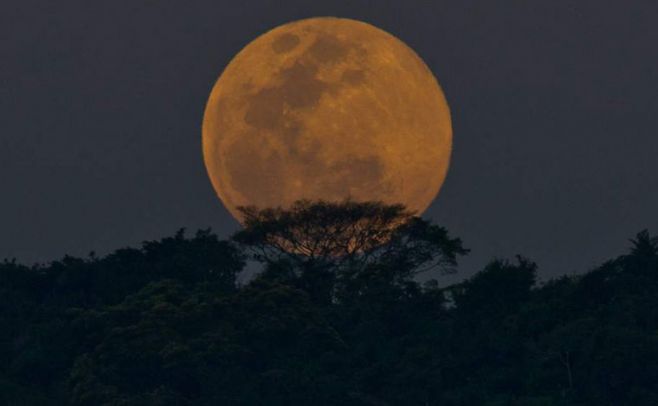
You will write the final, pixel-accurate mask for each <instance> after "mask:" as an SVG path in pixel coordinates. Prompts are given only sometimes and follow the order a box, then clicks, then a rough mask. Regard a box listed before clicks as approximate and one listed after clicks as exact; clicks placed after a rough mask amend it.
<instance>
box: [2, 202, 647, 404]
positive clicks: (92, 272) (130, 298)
mask: <svg viewBox="0 0 658 406" xmlns="http://www.w3.org/2000/svg"><path fill="white" fill-rule="evenodd" d="M242 210H243V211H242V212H243V215H244V219H245V221H244V228H243V229H242V230H240V231H238V232H236V233H235V234H234V235H233V236H231V237H230V238H228V239H219V238H218V237H217V236H216V235H215V234H214V233H213V232H212V231H211V230H200V231H197V232H196V233H191V234H188V233H186V232H185V230H180V231H179V232H177V233H176V234H175V235H173V236H170V237H166V238H163V239H161V240H157V241H147V242H144V243H143V244H142V245H141V246H139V247H135V248H122V249H118V250H116V251H114V252H112V253H110V254H108V255H104V256H101V257H98V256H96V255H95V254H93V253H91V254H89V256H87V257H84V258H76V257H71V256H64V257H63V258H61V259H59V260H56V261H53V262H50V263H47V264H38V265H33V266H27V265H23V264H20V263H18V262H17V261H15V260H11V259H8V260H5V261H4V262H2V263H0V404H1V405H8V406H14V405H15V406H19V405H20V406H24V405H28V406H30V405H75V406H104V405H106V406H109V405H117V406H118V405H121V406H129V405H162V406H169V405H172V406H173V405H195V406H197V405H200V406H205V405H345V406H352V405H354V406H357V405H358V406H376V405H377V406H383V405H422V406H425V405H455V406H457V405H469V406H470V405H486V406H503V405H510V406H540V405H658V294H656V292H658V238H656V237H654V236H652V235H651V234H650V233H649V232H647V231H641V232H639V233H638V234H637V235H636V236H634V237H632V238H631V239H630V240H628V247H627V251H626V252H622V253H611V254H610V259H609V260H607V261H606V262H604V263H602V264H600V265H599V266H598V267H596V268H595V269H583V270H581V273H579V274H577V275H569V276H562V277H558V278H555V279H553V280H549V281H543V282H541V283H540V282H539V281H538V278H537V264H535V263H534V262H533V261H532V260H531V259H528V258H524V257H521V256H519V257H516V258H510V259H507V260H504V259H494V260H492V261H491V262H490V263H488V264H487V265H486V266H484V267H483V269H481V270H480V271H479V272H477V273H476V274H474V275H473V276H472V277H470V278H468V279H466V280H464V281H463V282H461V283H458V284H454V285H450V286H445V284H443V283H441V275H442V274H445V273H450V272H458V271H459V259H460V258H462V257H463V256H464V255H468V249H467V242H464V243H462V241H461V240H460V239H458V238H455V237H452V236H451V235H450V234H449V233H448V231H447V230H446V229H445V228H443V227H440V226H438V225H435V224H432V223H431V222H429V221H427V220H423V219H421V218H419V217H416V216H414V215H413V213H409V212H407V211H406V210H405V209H404V207H402V206H386V205H383V204H381V203H353V202H345V203H341V204H329V203H324V202H315V203H312V202H298V203H297V204H296V205H295V206H293V207H292V208H290V209H288V210H282V209H265V210H258V209H255V208H243V209H242ZM628 237H629V236H620V241H624V238H628ZM249 268H255V269H257V272H255V274H254V275H252V276H251V277H248V278H247V277H245V272H247V270H248V269H249ZM428 274H429V275H433V276H435V277H433V278H427V277H425V278H419V277H420V276H422V275H428ZM420 280H423V282H420Z"/></svg>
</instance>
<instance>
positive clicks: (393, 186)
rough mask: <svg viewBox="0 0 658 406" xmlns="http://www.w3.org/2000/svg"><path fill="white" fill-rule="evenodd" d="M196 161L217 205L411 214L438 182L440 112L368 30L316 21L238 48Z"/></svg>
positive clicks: (400, 47)
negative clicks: (351, 207) (303, 205)
mask: <svg viewBox="0 0 658 406" xmlns="http://www.w3.org/2000/svg"><path fill="white" fill-rule="evenodd" d="M202 132H203V155H204V160H205V164H206V168H207V171H208V174H209V177H210V180H211V182H212V184H213V187H214V188H215V190H216V192H217V194H218V195H219V197H220V199H221V200H222V202H223V203H224V205H225V206H226V208H227V209H228V210H229V211H230V212H231V214H232V215H233V216H234V217H235V218H236V219H237V220H238V221H241V215H240V212H239V211H238V210H237V208H238V207H240V206H256V207H259V208H265V207H279V206H280V207H288V206H290V205H291V204H292V203H293V202H295V201H297V200H300V199H308V200H324V201H330V202H331V201H343V200H345V199H347V198H349V199H351V200H353V201H383V202H385V203H389V204H397V203H401V204H404V205H405V206H406V207H407V208H408V209H411V210H414V211H416V212H417V213H418V214H420V213H422V212H423V211H424V210H425V209H426V208H427V206H429V204H430V203H431V202H432V200H433V199H434V198H435V196H436V195H437V193H438V192H439V189H440V188H441V186H442V184H443V181H444V179H445V176H446V173H447V170H448V166H449V161H450V153H451V149H452V125H451V120H450V111H449V108H448V104H447V102H446V100H445V97H444V95H443V92H442V90H441V88H440V87H439V84H438V82H437V80H436V79H435V78H434V76H433V75H432V72H431V71H430V69H429V68H428V67H427V66H426V65H425V63H424V62H423V61H422V59H421V58H420V57H419V56H418V55H417V54H416V53H415V52H414V51H413V50H412V49H411V48H409V47H408V46H407V45H405V44H404V43H403V42H402V41H400V40H399V39H397V38H395V37H394V36H392V35H390V34H388V33H386V32H385V31H382V30H380V29H378V28H376V27H374V26H372V25H369V24H366V23H363V22H359V21H355V20H350V19H343V18H333V17H321V18H311V19H306V20H300V21H296V22H292V23H288V24H285V25H282V26H279V27H277V28H275V29H273V30H271V31H269V32H267V33H265V34H263V35H261V36H260V37H258V38H256V39H255V40H254V41H253V42H251V43H250V44H248V45H247V46H246V47H245V48H244V49H242V51H240V52H239V53H238V54H237V55H236V56H235V58H234V59H233V60H232V61H231V62H230V63H229V65H228V66H227V67H226V69H225V70H224V72H223V73H222V74H221V76H220V77H219V79H218V80H217V82H216V84H215V86H214V87H213V89H212V92H211V94H210V97H209V99H208V103H207V105H206V110H205V114H204V119H203V131H202Z"/></svg>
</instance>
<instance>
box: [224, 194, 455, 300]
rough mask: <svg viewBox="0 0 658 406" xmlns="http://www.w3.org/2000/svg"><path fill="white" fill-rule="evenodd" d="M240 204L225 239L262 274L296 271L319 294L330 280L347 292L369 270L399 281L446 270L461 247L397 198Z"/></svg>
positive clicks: (327, 293) (326, 296)
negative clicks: (391, 201)
mask: <svg viewBox="0 0 658 406" xmlns="http://www.w3.org/2000/svg"><path fill="white" fill-rule="evenodd" d="M240 211H241V212H242V214H243V217H244V225H245V228H244V229H243V230H241V231H239V232H237V233H236V234H235V235H234V236H233V240H234V241H236V242H238V243H239V244H241V245H242V246H243V247H244V248H245V249H246V250H247V251H249V252H250V253H251V256H252V258H254V259H255V260H257V261H260V262H262V263H264V264H265V265H266V267H267V270H268V271H270V272H269V273H270V274H272V273H274V274H276V275H277V276H279V277H280V276H281V275H282V274H283V275H286V276H287V277H288V278H295V277H297V278H300V279H302V280H303V281H304V282H305V284H306V287H307V288H308V289H309V290H310V291H311V293H312V294H319V295H321V296H323V297H324V299H325V300H330V299H331V298H330V296H331V295H332V293H331V292H330V291H331V287H332V286H333V284H334V282H336V281H337V280H338V281H339V282H340V283H341V285H342V287H343V288H344V289H348V290H351V291H352V293H354V286H352V285H353V284H354V283H355V282H358V281H365V280H372V276H376V277H377V279H378V280H380V281H381V277H384V278H385V279H388V282H390V283H401V282H403V281H405V280H408V279H410V278H411V277H413V276H414V275H415V274H417V273H419V272H423V271H427V270H430V269H436V268H438V269H440V270H442V271H444V272H447V271H451V270H452V269H453V267H454V266H455V265H456V263H457V257H458V256H459V255H464V254H466V253H467V252H468V250H467V249H465V248H463V247H462V243H461V240H459V239H457V238H450V237H449V236H448V232H447V231H446V230H445V229H444V228H442V227H439V226H436V225H433V224H431V223H429V222H428V221H425V220H423V219H421V218H419V217H416V216H414V215H413V213H412V212H410V211H408V210H407V209H405V208H404V206H402V205H386V204H384V203H382V202H354V201H350V200H347V201H343V202H340V203H330V202H324V201H317V202H311V201H307V200H301V201H298V202H296V203H295V204H293V205H292V206H291V207H290V209H283V208H280V207H279V208H268V209H263V210H259V209H257V208H255V207H243V208H240Z"/></svg>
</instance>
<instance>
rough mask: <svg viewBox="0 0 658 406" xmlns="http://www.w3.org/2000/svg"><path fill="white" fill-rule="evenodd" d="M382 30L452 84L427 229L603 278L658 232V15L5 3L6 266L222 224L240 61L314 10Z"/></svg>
mask: <svg viewBox="0 0 658 406" xmlns="http://www.w3.org/2000/svg"><path fill="white" fill-rule="evenodd" d="M327 15H329V16H339V17H349V18H354V19H359V20H364V21H366V22H369V23H371V24H374V25H376V26H378V27H380V28H382V29H384V30H386V31H388V32H390V33H392V34H394V35H395V36H397V37H398V38H400V39H402V40H403V41H404V42H406V43H407V44H408V45H409V46H411V47H412V48H414V49H415V50H416V52H417V53H418V54H419V55H420V56H421V57H422V58H423V59H424V60H425V62H426V63H427V64H428V65H429V66H430V68H431V69H432V70H433V71H434V73H435V75H436V76H437V78H438V79H439V82H440V83H441V85H442V87H443V90H444V91H445V94H446V97H447V99H448V102H449V103H450V106H451V109H452V114H453V126H454V152H453V156H452V166H451V169H450V171H449V173H448V178H447V180H446V183H445V185H444V188H443V190H442V192H441V194H440V196H439V198H438V199H437V200H435V202H434V203H433V205H432V206H431V207H430V209H429V210H428V211H427V212H426V216H427V217H428V218H432V219H434V220H435V221H436V222H438V223H439V224H442V225H445V226H446V227H448V229H449V230H450V231H451V232H452V234H454V235H457V236H460V237H461V238H462V239H463V240H464V242H465V244H466V245H467V246H468V247H470V248H472V250H473V253H472V254H471V256H470V258H469V259H468V260H466V261H465V262H464V265H463V266H462V268H461V275H463V276H466V275H468V274H470V273H472V272H473V271H474V270H475V269H476V268H477V267H480V266H481V265H482V264H484V263H485V262H486V260H487V259H489V258H491V257H493V256H499V257H509V256H512V255H515V254H517V253H521V254H524V255H526V256H528V257H530V258H532V259H534V260H536V261H537V262H538V263H539V265H540V272H541V275H542V276H544V277H547V276H552V275H559V274H565V273H573V272H579V271H584V270H587V269H588V268H590V267H592V266H594V265H596V264H597V263H599V262H600V261H601V260H604V259H606V258H609V257H611V256H614V255H617V254H619V253H621V252H623V250H624V249H625V248H626V246H627V245H628V244H627V238H629V237H631V236H632V235H634V233H635V232H637V231H639V230H640V229H642V228H649V229H650V230H654V231H658V215H657V213H656V211H657V208H658V159H656V158H657V155H658V154H657V152H658V138H657V136H658V131H657V130H658V50H657V48H656V42H657V40H658V24H657V23H656V21H658V2H656V1H655V0H635V1H619V0H615V1H611V0H577V1H576V0H573V1H567V0H560V1H555V0H544V1H526V0H523V1H521V0H507V1H504V2H494V1H491V0H481V1H409V0H399V1H383V0H377V1H374V0H372V1H356V0H350V1H337V0H331V1H319V0H315V1H310V0H304V1H301V0H295V1H282V0H270V1H254V0H249V1H246V0H240V1H230V2H229V1H182V0H180V1H164V0H158V1H155V0H153V1H137V0H131V1H103V2H101V1H94V2H91V1H88V0H85V1H75V2H74V1H56V2H55V1H43V0H42V1H38V2H33V1H26V0H5V1H3V2H2V5H1V6H0V193H1V194H0V258H1V257H16V258H18V259H19V260H21V261H25V262H33V261H49V260H52V259H56V258H59V257H61V256H63V255H64V254H65V253H69V254H73V255H86V254H87V253H88V252H89V251H91V250H95V251H96V252H98V253H100V254H103V253H107V252H108V251H109V250H112V249H115V248H119V247H123V246H128V245H136V244H138V243H139V242H141V241H143V240H148V239H156V238H160V237H164V236H167V235H171V234H173V233H174V232H175V231H176V230H177V229H178V228H180V227H188V228H189V229H192V230H194V229H197V228H200V227H208V226H211V227H213V229H215V230H216V231H217V232H218V233H219V234H220V236H227V235H229V234H230V233H231V232H232V231H234V230H236V228H237V223H236V222H235V221H233V220H232V219H231V218H230V216H229V215H228V213H227V212H226V210H225V209H224V208H223V207H222V206H221V204H220V202H219V201H218V199H217V198H216V197H215V193H214V191H213V189H212V187H211V185H210V182H209V181H208V178H207V176H206V173H205V169H204V166H203V161H202V155H201V133H200V128H201V119H202V115H203V109H204V107H205V102H206V98H207V96H208V94H209V92H210V89H211V87H212V85H213V84H214V82H215V80H216V79H217V77H218V75H219V74H220V73H221V71H222V69H223V68H224V66H225V65H226V64H227V63H228V62H229V61H230V59H231V58H232V57H233V56H234V55H235V54H236V53H237V52H238V51H239V50H240V49H241V48H242V47H243V46H245V45H246V44H247V43H248V42H250V41H251V40H252V39H254V38H255V37H256V36H257V35H259V34H261V33H263V32H264V31H266V30H268V29H270V28H273V27H275V26H277V25H280V24H282V23H285V22H289V21H291V20H296V19H300V18H305V17H313V16H327Z"/></svg>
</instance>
